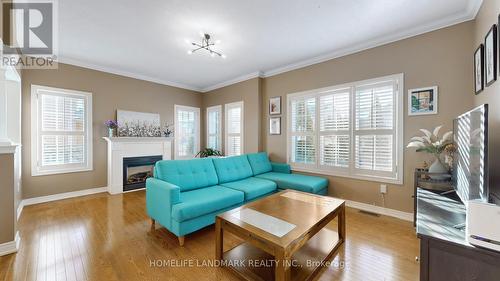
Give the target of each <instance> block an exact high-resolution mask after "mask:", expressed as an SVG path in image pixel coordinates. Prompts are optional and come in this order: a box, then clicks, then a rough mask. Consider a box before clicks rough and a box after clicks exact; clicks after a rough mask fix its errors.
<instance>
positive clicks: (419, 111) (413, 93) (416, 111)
mask: <svg viewBox="0 0 500 281" xmlns="http://www.w3.org/2000/svg"><path fill="white" fill-rule="evenodd" d="M437 113H438V87H437V86H432V87H426V88H419V89H411V90H408V115H409V116H415V115H429V114H437Z"/></svg>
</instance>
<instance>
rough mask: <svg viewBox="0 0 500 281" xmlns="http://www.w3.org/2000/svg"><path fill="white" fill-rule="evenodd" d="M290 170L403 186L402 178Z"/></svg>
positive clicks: (300, 169)
mask: <svg viewBox="0 0 500 281" xmlns="http://www.w3.org/2000/svg"><path fill="white" fill-rule="evenodd" d="M291 168H292V171H293V172H304V173H311V174H317V175H324V176H331V177H341V178H347V179H355V180H363V181H372V182H380V183H389V184H396V185H402V184H403V179H402V178H401V179H394V178H384V177H374V176H363V175H348V174H344V173H339V172H333V171H325V170H319V169H307V168H302V167H294V166H291Z"/></svg>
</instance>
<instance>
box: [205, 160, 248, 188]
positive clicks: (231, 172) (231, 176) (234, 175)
mask: <svg viewBox="0 0 500 281" xmlns="http://www.w3.org/2000/svg"><path fill="white" fill-rule="evenodd" d="M213 160H214V166H215V169H216V170H217V176H218V177H219V183H225V182H231V181H237V180H242V179H246V178H248V177H251V176H252V175H253V174H252V168H251V167H250V163H248V159H247V156H246V155H240V156H231V157H224V158H213Z"/></svg>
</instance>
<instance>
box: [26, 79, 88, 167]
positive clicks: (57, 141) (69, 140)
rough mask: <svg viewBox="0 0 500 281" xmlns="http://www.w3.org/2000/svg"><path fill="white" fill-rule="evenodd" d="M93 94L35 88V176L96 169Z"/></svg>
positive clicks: (33, 112)
mask: <svg viewBox="0 0 500 281" xmlns="http://www.w3.org/2000/svg"><path fill="white" fill-rule="evenodd" d="M91 97H92V96H91V94H90V93H85V92H77V91H71V90H64V89H56V88H49V87H43V86H36V85H33V86H32V126H33V127H34V128H33V130H32V131H33V132H34V133H33V135H32V162H33V163H32V174H33V175H47V174H54V173H66V172H76V171H85V170H90V169H92V156H91V153H92V152H91V139H92V137H91V135H92V132H91V126H92V124H91V120H92V119H91V118H92V117H91V115H92V110H91V107H92V99H91Z"/></svg>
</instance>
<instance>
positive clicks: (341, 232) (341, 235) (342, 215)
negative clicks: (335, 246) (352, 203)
mask: <svg viewBox="0 0 500 281" xmlns="http://www.w3.org/2000/svg"><path fill="white" fill-rule="evenodd" d="M338 218H339V219H338V231H339V240H341V241H342V242H344V241H345V205H344V204H342V206H341V207H340V213H339V215H338Z"/></svg>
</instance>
